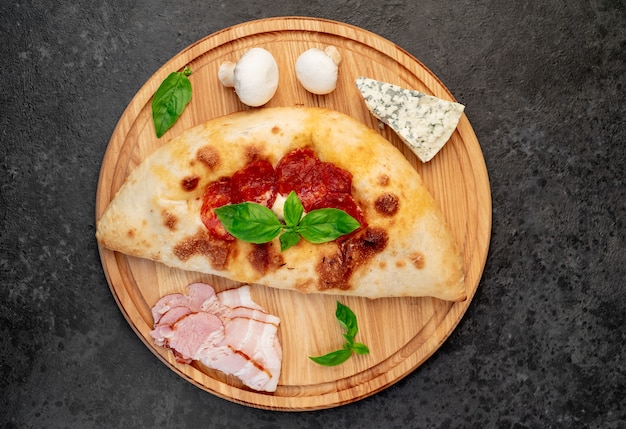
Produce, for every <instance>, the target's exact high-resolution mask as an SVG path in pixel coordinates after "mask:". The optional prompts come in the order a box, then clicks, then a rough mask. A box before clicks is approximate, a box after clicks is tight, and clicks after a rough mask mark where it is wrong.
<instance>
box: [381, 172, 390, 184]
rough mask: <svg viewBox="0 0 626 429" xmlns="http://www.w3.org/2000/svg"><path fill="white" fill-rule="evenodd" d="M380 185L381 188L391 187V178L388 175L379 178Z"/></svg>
mask: <svg viewBox="0 0 626 429" xmlns="http://www.w3.org/2000/svg"><path fill="white" fill-rule="evenodd" d="M378 184H379V185H380V186H388V185H389V176H387V175H386V174H381V175H380V176H378Z"/></svg>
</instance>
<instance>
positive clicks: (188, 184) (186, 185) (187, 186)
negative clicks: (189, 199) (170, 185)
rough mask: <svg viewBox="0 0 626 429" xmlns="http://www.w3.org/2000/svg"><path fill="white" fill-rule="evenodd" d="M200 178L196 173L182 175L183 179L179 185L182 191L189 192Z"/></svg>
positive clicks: (194, 187)
mask: <svg viewBox="0 0 626 429" xmlns="http://www.w3.org/2000/svg"><path fill="white" fill-rule="evenodd" d="M199 181H200V178H199V177H198V176H196V175H193V176H187V177H183V180H181V181H180V187H181V188H183V191H187V192H191V191H193V190H194V189H196V187H197V186H198V182H199Z"/></svg>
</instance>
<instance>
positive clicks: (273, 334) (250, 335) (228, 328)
mask: <svg viewBox="0 0 626 429" xmlns="http://www.w3.org/2000/svg"><path fill="white" fill-rule="evenodd" d="M274 317H275V316H274ZM277 334H278V325H277V324H274V323H268V322H263V321H260V320H256V319H249V318H245V317H235V318H232V319H230V320H229V321H228V322H227V323H226V324H225V325H224V340H223V343H226V344H228V346H229V347H231V348H232V349H233V350H235V351H236V352H237V353H240V354H241V355H243V356H245V357H246V358H247V359H248V360H250V362H251V363H252V365H251V366H247V367H246V371H243V372H242V373H241V374H239V375H238V377H239V378H240V379H242V380H245V379H246V378H253V377H254V376H255V374H256V371H255V369H260V370H262V371H263V372H265V373H268V374H269V375H270V380H269V381H268V382H267V384H266V385H264V386H263V389H262V390H267V391H274V390H276V387H277V385H278V376H279V375H280V368H281V361H282V349H281V348H280V343H279V342H278V341H277V339H278V337H277ZM277 346H278V347H277ZM244 383H245V381H244ZM259 390H260V389H259Z"/></svg>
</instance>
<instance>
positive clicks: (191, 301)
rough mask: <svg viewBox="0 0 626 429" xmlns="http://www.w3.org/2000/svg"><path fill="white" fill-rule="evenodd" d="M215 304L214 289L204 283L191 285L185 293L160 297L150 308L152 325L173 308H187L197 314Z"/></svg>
mask: <svg viewBox="0 0 626 429" xmlns="http://www.w3.org/2000/svg"><path fill="white" fill-rule="evenodd" d="M215 303H217V296H216V295H215V289H213V287H212V286H210V285H208V284H205V283H192V284H190V285H189V286H188V287H187V293H186V294H182V293H172V294H169V295H165V296H163V297H161V298H160V299H159V300H158V301H157V302H156V304H154V306H153V307H152V318H153V320H154V324H155V325H156V324H158V323H159V321H160V320H161V317H163V315H164V314H165V313H167V312H168V311H169V310H170V309H172V308H175V307H188V308H189V309H190V310H191V311H192V312H194V313H197V312H198V311H201V310H203V309H204V308H210V307H211V306H212V305H214V304H215Z"/></svg>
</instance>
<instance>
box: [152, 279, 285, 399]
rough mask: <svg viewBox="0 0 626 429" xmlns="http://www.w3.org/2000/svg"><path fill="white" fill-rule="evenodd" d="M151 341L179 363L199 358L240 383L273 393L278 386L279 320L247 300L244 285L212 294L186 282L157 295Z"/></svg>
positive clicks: (200, 285) (202, 286)
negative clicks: (179, 289) (176, 289)
mask: <svg viewBox="0 0 626 429" xmlns="http://www.w3.org/2000/svg"><path fill="white" fill-rule="evenodd" d="M152 314H153V317H154V326H155V328H154V329H153V330H152V331H151V332H150V335H151V336H152V337H153V338H154V340H155V344H157V345H160V346H165V347H168V348H169V349H170V350H172V352H173V353H174V355H175V357H176V360H177V361H178V362H181V363H191V362H192V361H193V360H199V361H200V362H202V363H203V364H204V365H206V366H207V367H209V368H213V369H216V370H219V371H222V372H224V373H225V374H232V375H234V376H236V377H238V378H239V379H240V380H241V381H242V382H243V383H244V384H245V385H246V386H248V387H250V388H252V389H255V390H263V391H268V392H273V391H275V390H276V388H277V385H278V378H279V376H280V370H281V360H282V349H281V346H280V342H279V340H278V335H277V332H278V331H277V330H278V325H279V324H280V319H279V318H278V317H277V316H274V315H272V314H269V313H267V312H266V311H265V310H264V309H263V307H261V306H260V305H258V304H257V303H256V302H254V300H253V299H252V296H251V294H250V287H249V286H247V285H246V286H241V287H239V288H235V289H229V290H226V291H223V292H220V293H218V294H216V293H215V290H214V289H213V287H211V286H210V285H207V284H204V283H192V284H190V285H189V286H188V288H187V293H186V294H178V293H174V294H170V295H166V296H164V297H162V298H161V299H159V300H158V301H157V303H156V304H155V305H154V307H153V308H152Z"/></svg>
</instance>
